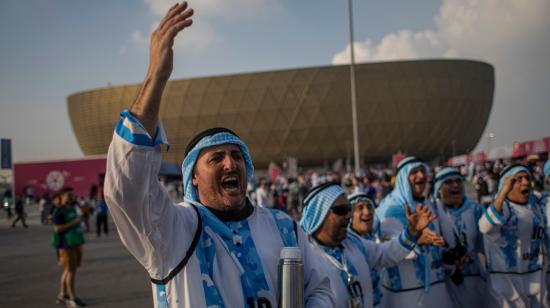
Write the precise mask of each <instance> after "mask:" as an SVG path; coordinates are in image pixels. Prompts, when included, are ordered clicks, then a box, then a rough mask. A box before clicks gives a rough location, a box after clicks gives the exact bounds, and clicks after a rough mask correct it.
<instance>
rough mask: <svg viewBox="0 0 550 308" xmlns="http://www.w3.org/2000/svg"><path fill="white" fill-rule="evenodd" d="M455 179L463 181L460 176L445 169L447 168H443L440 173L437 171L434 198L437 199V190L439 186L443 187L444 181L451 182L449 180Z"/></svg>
mask: <svg viewBox="0 0 550 308" xmlns="http://www.w3.org/2000/svg"><path fill="white" fill-rule="evenodd" d="M456 178H458V179H461V180H463V181H464V177H462V175H461V174H460V173H459V172H458V171H456V170H455V169H453V168H450V167H447V168H444V169H442V170H441V171H439V172H438V173H437V174H436V175H435V183H434V196H435V197H436V198H438V197H439V189H440V188H441V185H443V183H445V181H447V180H451V179H456Z"/></svg>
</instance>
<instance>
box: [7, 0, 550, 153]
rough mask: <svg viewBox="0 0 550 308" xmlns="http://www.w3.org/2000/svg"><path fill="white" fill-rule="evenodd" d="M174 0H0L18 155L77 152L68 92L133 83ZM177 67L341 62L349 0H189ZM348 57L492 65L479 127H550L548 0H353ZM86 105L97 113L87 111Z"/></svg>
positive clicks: (529, 133)
mask: <svg viewBox="0 0 550 308" xmlns="http://www.w3.org/2000/svg"><path fill="white" fill-rule="evenodd" d="M173 3H174V2H173V1H170V0H117V1H106V0H104V1H99V0H98V1H74V0H49V1H44V0H0V137H2V138H11V139H12V143H13V155H14V161H15V162H21V161H36V160H49V159H65V158H78V157H82V156H83V154H82V152H81V150H80V148H79V146H78V142H77V140H76V137H75V135H74V133H73V131H72V127H71V124H70V121H69V117H68V111H67V97H68V96H69V95H71V94H74V93H77V92H81V91H85V90H90V89H95V88H102V87H106V86H108V85H123V84H129V83H138V82H141V81H142V80H143V77H144V75H145V72H146V70H147V63H148V40H149V36H150V33H151V32H152V30H153V29H154V27H155V26H156V25H157V24H158V22H159V20H160V19H161V18H162V16H163V15H164V12H165V11H166V10H167V9H168V8H169V7H170V6H171V4H173ZM189 3H190V5H191V6H192V7H193V8H194V9H195V16H194V18H193V19H194V25H193V26H192V27H191V28H189V29H187V30H186V31H184V32H183V33H181V34H180V35H178V37H177V39H176V43H175V47H174V48H175V58H174V71H173V74H172V78H173V79H178V78H192V77H202V76H215V75H220V74H233V73H243V72H258V71H266V70H274V69H289V68H298V67H311V66H320V65H332V64H345V63H349V48H350V45H349V38H348V20H347V16H348V15H347V14H348V9H347V1H346V0H300V1H295V0H231V1H229V0H196V1H192V0H190V1H189ZM354 26H355V28H354V29H355V30H354V31H355V40H354V41H355V42H354V48H355V54H356V62H360V63H363V62H379V61H393V60H404V59H407V60H409V59H431V58H459V59H474V60H481V61H485V62H488V63H490V64H492V65H493V66H494V67H495V83H496V86H495V96H494V103H493V109H492V111H491V115H490V118H489V122H488V126H487V128H486V131H485V132H484V135H483V136H484V137H482V139H481V140H480V143H479V145H478V148H483V147H484V146H485V144H486V142H487V140H486V139H487V137H486V136H487V135H488V134H489V133H493V134H494V135H495V137H494V139H493V140H492V145H493V146H499V145H506V144H511V143H513V142H516V141H525V140H531V139H537V138H541V137H544V136H549V135H550V117H549V116H550V82H549V79H550V78H549V77H550V59H549V56H548V55H550V35H549V34H548V33H549V32H548V31H549V29H550V1H548V0H422V1H410V0H399V1H397V0H361V1H357V0H355V1H354ZM92 116H93V115H92Z"/></svg>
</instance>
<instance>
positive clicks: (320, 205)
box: [300, 184, 346, 235]
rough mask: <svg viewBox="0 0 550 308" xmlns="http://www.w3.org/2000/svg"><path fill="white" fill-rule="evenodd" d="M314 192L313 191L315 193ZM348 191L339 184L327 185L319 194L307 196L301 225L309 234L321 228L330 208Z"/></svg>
mask: <svg viewBox="0 0 550 308" xmlns="http://www.w3.org/2000/svg"><path fill="white" fill-rule="evenodd" d="M313 190H315V188H313ZM313 190H312V191H313ZM345 195H346V191H345V190H344V189H343V188H342V186H340V185H338V184H332V185H326V187H325V188H322V189H321V190H319V191H318V192H314V193H313V194H312V195H310V196H306V199H305V200H304V212H303V214H302V220H300V225H301V226H302V228H304V230H305V231H306V232H307V234H309V235H311V234H313V233H315V231H317V229H319V227H321V225H322V224H323V221H325V218H326V217H327V214H328V211H329V210H330V207H331V206H332V204H334V202H335V201H336V199H338V198H339V197H340V196H345Z"/></svg>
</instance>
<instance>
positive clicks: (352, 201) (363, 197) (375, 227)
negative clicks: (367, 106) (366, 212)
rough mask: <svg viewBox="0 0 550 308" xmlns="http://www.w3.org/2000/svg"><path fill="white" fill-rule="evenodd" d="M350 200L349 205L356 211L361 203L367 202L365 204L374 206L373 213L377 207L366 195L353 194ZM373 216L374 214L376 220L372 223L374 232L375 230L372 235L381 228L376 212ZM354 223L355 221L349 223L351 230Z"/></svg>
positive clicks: (349, 197)
mask: <svg viewBox="0 0 550 308" xmlns="http://www.w3.org/2000/svg"><path fill="white" fill-rule="evenodd" d="M348 199H349V203H350V204H351V206H352V208H354V209H355V206H356V205H357V203H359V202H361V201H365V202H368V203H370V204H371V205H372V210H373V211H374V210H375V209H376V207H377V205H376V202H374V201H373V200H372V199H371V198H369V196H368V195H367V194H365V193H354V194H351V195H349V196H348ZM372 214H373V215H372V217H373V219H374V221H373V223H372V230H373V231H372V233H374V232H376V230H378V228H379V227H380V221H379V220H378V217H377V216H376V214H375V213H374V212H373V213H372ZM352 223H353V220H352V221H350V222H349V224H350V228H351V225H352Z"/></svg>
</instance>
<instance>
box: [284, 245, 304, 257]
mask: <svg viewBox="0 0 550 308" xmlns="http://www.w3.org/2000/svg"><path fill="white" fill-rule="evenodd" d="M281 259H292V260H302V254H301V253H300V248H298V247H283V249H281Z"/></svg>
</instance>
